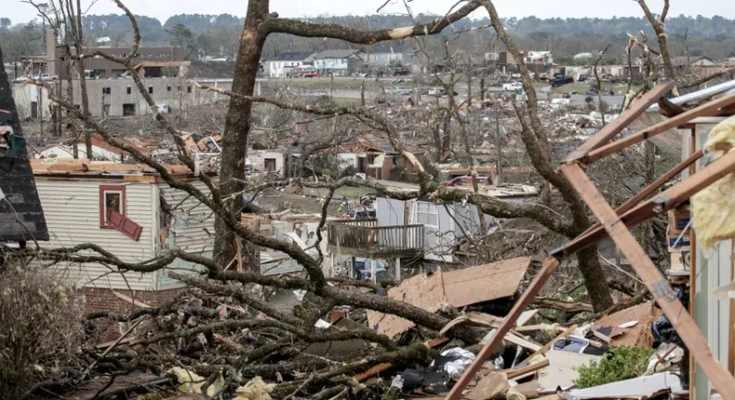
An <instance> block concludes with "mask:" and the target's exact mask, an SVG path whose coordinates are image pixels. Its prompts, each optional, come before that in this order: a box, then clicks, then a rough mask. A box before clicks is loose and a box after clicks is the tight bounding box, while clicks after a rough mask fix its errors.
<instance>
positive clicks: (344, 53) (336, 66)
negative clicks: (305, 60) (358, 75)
mask: <svg viewBox="0 0 735 400" xmlns="http://www.w3.org/2000/svg"><path fill="white" fill-rule="evenodd" d="M312 58H313V59H314V67H315V68H316V69H317V71H319V73H321V74H322V75H326V74H334V75H347V74H348V73H349V72H351V71H355V70H357V69H358V68H360V67H361V66H362V65H363V64H364V61H363V59H364V53H363V52H362V51H360V50H324V51H322V52H319V53H316V54H314V55H313V56H312Z"/></svg>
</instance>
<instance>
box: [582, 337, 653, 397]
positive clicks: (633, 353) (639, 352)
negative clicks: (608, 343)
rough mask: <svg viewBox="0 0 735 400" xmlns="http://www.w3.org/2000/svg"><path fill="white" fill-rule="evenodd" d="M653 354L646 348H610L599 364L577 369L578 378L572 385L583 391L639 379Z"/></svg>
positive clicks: (594, 362) (593, 362) (595, 363)
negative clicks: (607, 384)
mask: <svg viewBox="0 0 735 400" xmlns="http://www.w3.org/2000/svg"><path fill="white" fill-rule="evenodd" d="M653 352H654V350H653V349H651V348H646V347H631V346H620V347H611V348H610V351H609V352H607V354H605V355H604V356H602V359H601V360H600V361H599V362H598V361H592V362H590V364H589V365H583V366H581V367H579V368H577V372H579V378H577V380H575V381H574V384H576V385H577V387H579V388H581V389H584V388H588V387H594V386H600V385H604V384H606V383H612V382H618V381H622V380H626V379H632V378H636V377H639V376H641V375H642V374H643V373H644V372H646V369H647V368H648V359H649V358H650V357H651V355H652V354H653Z"/></svg>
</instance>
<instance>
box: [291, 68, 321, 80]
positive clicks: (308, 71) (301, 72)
mask: <svg viewBox="0 0 735 400" xmlns="http://www.w3.org/2000/svg"><path fill="white" fill-rule="evenodd" d="M296 76H297V77H299V78H321V77H322V74H320V73H319V71H317V69H316V68H314V67H308V66H307V67H299V69H298V70H296Z"/></svg>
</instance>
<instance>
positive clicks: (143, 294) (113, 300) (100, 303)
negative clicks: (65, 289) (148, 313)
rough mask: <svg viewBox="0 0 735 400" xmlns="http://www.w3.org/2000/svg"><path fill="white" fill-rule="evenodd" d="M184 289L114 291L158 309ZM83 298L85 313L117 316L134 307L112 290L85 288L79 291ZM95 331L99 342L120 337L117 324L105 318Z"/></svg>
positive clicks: (128, 312) (98, 321) (130, 310)
mask: <svg viewBox="0 0 735 400" xmlns="http://www.w3.org/2000/svg"><path fill="white" fill-rule="evenodd" d="M182 290H184V288H177V289H169V290H160V291H148V290H114V292H117V293H119V294H122V295H125V296H128V297H129V298H131V299H133V300H135V301H139V302H142V303H145V304H147V305H149V306H151V307H158V306H161V305H163V304H166V303H167V302H168V301H171V300H172V299H173V298H174V297H175V296H176V295H177V294H178V293H180V292H181V291H182ZM79 293H80V294H81V295H83V296H84V298H85V310H84V311H85V312H94V311H112V312H114V313H116V314H118V315H125V314H130V313H131V312H132V311H133V310H135V309H136V307H135V306H134V305H133V304H130V303H129V302H127V301H125V300H123V299H120V298H118V297H117V296H115V294H114V293H113V290H112V289H106V288H93V287H85V288H81V289H79ZM96 325H97V329H98V331H99V339H100V340H103V341H104V340H114V339H116V338H117V337H119V336H120V334H121V333H122V332H124V330H121V328H120V326H118V324H117V323H115V322H112V321H110V320H108V319H106V318H103V319H98V320H97V323H96Z"/></svg>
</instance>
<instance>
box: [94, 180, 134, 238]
mask: <svg viewBox="0 0 735 400" xmlns="http://www.w3.org/2000/svg"><path fill="white" fill-rule="evenodd" d="M108 192H113V193H120V201H121V204H120V214H122V215H123V216H126V214H127V212H126V208H127V205H128V204H127V199H126V194H125V186H122V185H100V187H99V207H100V228H101V229H115V228H114V227H113V226H110V225H109V224H108V223H107V202H106V201H105V194H106V193H108Z"/></svg>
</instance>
